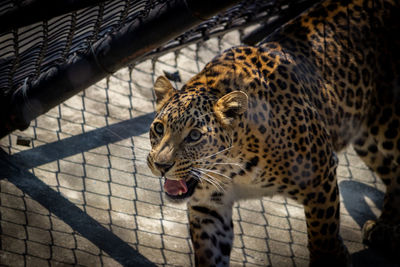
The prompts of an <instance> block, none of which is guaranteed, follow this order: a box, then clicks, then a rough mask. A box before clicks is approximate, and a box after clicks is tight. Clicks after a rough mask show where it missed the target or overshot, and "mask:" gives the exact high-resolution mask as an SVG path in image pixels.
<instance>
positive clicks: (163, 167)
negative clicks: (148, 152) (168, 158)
mask: <svg viewBox="0 0 400 267" xmlns="http://www.w3.org/2000/svg"><path fill="white" fill-rule="evenodd" d="M174 164H175V163H159V162H154V165H155V166H156V168H157V169H158V170H159V171H160V172H161V174H162V175H164V174H166V173H167V172H168V171H169V170H170V169H171V168H172V166H174Z"/></svg>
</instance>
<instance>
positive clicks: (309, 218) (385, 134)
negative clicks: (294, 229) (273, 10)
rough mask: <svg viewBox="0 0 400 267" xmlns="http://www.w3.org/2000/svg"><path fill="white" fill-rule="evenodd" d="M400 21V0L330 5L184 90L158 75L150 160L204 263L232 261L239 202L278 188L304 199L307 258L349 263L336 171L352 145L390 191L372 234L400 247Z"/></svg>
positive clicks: (225, 59)
mask: <svg viewBox="0 0 400 267" xmlns="http://www.w3.org/2000/svg"><path fill="white" fill-rule="evenodd" d="M399 17H400V4H399V1H397V0H396V1H395V0H341V1H333V0H326V1H322V2H319V3H318V4H316V5H314V6H312V7H311V8H310V9H308V10H306V11H304V12H303V13H301V14H300V15H298V16H297V17H295V18H293V19H292V20H290V21H289V22H287V23H286V24H284V25H282V26H281V27H280V28H278V29H277V30H275V31H274V32H273V33H272V34H270V35H268V36H266V37H265V38H264V39H263V40H262V41H260V42H259V43H258V44H256V45H238V46H234V47H232V48H229V49H227V50H225V51H224V52H222V53H221V54H219V55H217V56H216V57H215V58H213V59H212V60H211V61H210V62H208V63H207V64H206V65H205V67H204V68H203V69H202V70H201V71H200V72H199V73H197V74H196V75H194V76H193V77H192V78H191V79H189V80H188V81H187V82H186V83H185V84H184V85H183V86H182V87H181V88H180V89H179V90H178V89H175V88H174V86H173V85H172V84H171V82H170V81H169V80H168V79H167V78H166V77H164V76H160V77H158V78H157V79H156V81H155V83H154V95H155V110H156V115H155V118H154V120H153V122H152V123H151V126H150V129H149V135H150V145H151V150H150V152H149V154H148V156H147V164H148V166H149V168H150V170H151V171H152V173H153V174H154V175H156V176H159V177H161V179H162V180H163V182H164V183H163V189H164V191H165V194H166V196H167V197H168V199H170V200H171V201H174V202H186V204H187V209H188V220H189V229H190V237H191V241H192V245H193V250H194V263H195V265H196V266H228V265H229V263H230V253H231V250H232V243H233V238H234V234H233V223H232V207H233V205H234V203H235V202H236V201H239V200H242V199H254V198H262V197H266V196H267V197H268V196H273V195H275V194H280V195H283V196H285V197H288V198H291V199H293V200H295V201H297V202H298V203H300V205H302V206H303V207H304V214H305V221H306V228H307V239H308V241H307V247H308V251H309V266H312V267H314V266H351V264H352V263H351V255H350V253H349V252H348V249H347V248H346V246H345V245H344V243H343V240H342V238H341V236H340V234H339V230H340V194H339V193H340V192H339V187H338V179H337V173H336V169H337V167H338V156H337V153H339V152H340V151H342V150H343V149H345V148H346V147H348V146H349V145H352V146H353V148H354V150H355V151H356V153H357V154H358V155H359V157H360V158H361V160H362V161H363V162H364V163H365V164H366V165H367V166H368V167H369V168H370V169H371V170H373V171H374V172H375V173H376V174H377V176H379V177H380V178H381V180H382V181H383V184H384V185H385V187H386V192H385V196H384V199H383V208H382V212H381V215H380V216H379V217H378V218H377V219H376V220H368V221H367V222H366V223H365V225H364V226H363V229H362V236H363V240H364V242H365V243H366V244H367V245H368V246H370V247H371V248H376V249H381V250H384V251H386V252H387V253H391V254H392V255H396V253H397V254H398V253H399V252H400V249H399V248H400V227H399V225H400V167H399V164H400V34H399V33H400V23H399V21H398V18H399Z"/></svg>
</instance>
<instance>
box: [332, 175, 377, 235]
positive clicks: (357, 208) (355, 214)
mask: <svg viewBox="0 0 400 267" xmlns="http://www.w3.org/2000/svg"><path fill="white" fill-rule="evenodd" d="M339 187H340V190H339V191H340V194H341V195H342V197H343V202H344V205H345V207H346V209H347V211H348V212H349V215H350V216H351V217H352V218H353V219H354V220H355V221H356V222H357V224H358V225H359V226H360V228H362V227H363V226H364V223H365V222H366V221H367V220H375V219H376V216H375V214H374V213H373V212H372V210H371V208H370V206H369V205H368V203H367V202H366V201H365V199H364V197H365V196H366V197H368V198H369V199H371V200H372V201H373V202H374V203H375V206H376V207H378V208H380V209H381V208H382V205H383V204H382V203H383V196H384V194H383V193H382V192H381V191H379V190H377V189H376V188H374V187H372V186H369V185H366V184H363V183H360V182H356V181H342V182H340V184H339ZM355 192H357V194H355Z"/></svg>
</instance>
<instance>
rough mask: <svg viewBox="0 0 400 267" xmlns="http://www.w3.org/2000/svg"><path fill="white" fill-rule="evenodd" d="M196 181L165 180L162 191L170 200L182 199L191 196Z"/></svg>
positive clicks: (193, 179) (190, 179)
mask: <svg viewBox="0 0 400 267" xmlns="http://www.w3.org/2000/svg"><path fill="white" fill-rule="evenodd" d="M197 183H198V180H197V179H195V178H189V179H188V180H185V179H182V180H179V181H177V180H171V179H168V178H165V182H164V191H165V194H166V195H167V196H168V197H170V198H171V199H184V198H188V197H190V196H191V195H193V193H194V190H195V188H196V185H197Z"/></svg>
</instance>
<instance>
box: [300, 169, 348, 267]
mask: <svg viewBox="0 0 400 267" xmlns="http://www.w3.org/2000/svg"><path fill="white" fill-rule="evenodd" d="M325 174H328V175H327V177H324V179H323V180H321V182H320V183H317V182H315V183H314V185H315V186H314V188H313V190H312V191H309V192H308V194H307V196H308V199H307V200H306V201H305V203H304V210H305V215H306V221H307V233H308V248H309V251H310V267H322V266H323V267H336V266H344V267H346V266H351V259H350V254H349V252H348V251H347V248H346V246H345V245H344V244H343V241H342V239H341V237H340V235H339V227H340V206H339V205H340V202H339V188H338V185H337V181H336V173H335V169H333V170H332V169H331V172H326V173H325Z"/></svg>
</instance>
